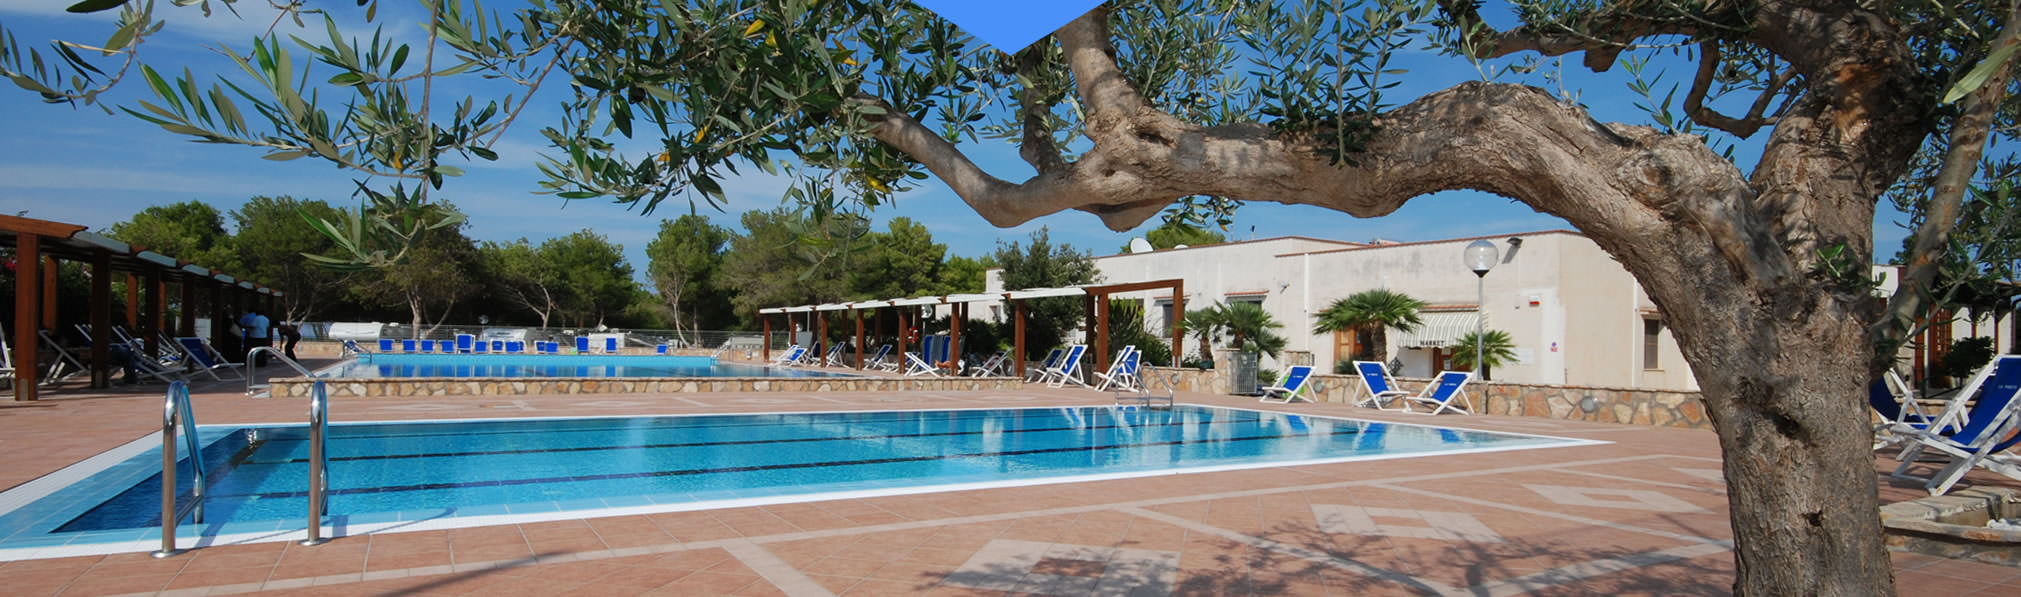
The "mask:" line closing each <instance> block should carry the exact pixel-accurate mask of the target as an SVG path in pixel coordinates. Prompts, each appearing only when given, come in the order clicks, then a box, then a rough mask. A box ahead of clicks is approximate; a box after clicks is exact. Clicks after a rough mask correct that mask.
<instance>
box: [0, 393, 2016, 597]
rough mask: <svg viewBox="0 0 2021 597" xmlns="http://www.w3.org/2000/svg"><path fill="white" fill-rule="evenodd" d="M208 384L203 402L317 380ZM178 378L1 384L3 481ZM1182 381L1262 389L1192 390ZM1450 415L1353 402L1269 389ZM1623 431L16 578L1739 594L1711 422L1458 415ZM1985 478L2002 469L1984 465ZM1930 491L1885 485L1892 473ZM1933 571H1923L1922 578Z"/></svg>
mask: <svg viewBox="0 0 2021 597" xmlns="http://www.w3.org/2000/svg"><path fill="white" fill-rule="evenodd" d="M200 389H202V390H208V392H207V393H202V394H199V395H198V396H197V397H196V399H195V402H196V409H197V412H198V413H199V415H200V416H201V421H200V422H202V423H205V424H211V423H229V422H294V421H298V420H301V419H303V416H304V408H303V403H302V402H300V401H285V400H268V399H252V398H246V397H243V396H241V395H239V394H238V393H237V390H238V389H239V387H237V386H232V385H229V384H221V385H213V386H211V387H207V388H200ZM158 392H159V390H158V389H155V390H151V391H147V392H146V393H136V394H128V395H117V394H110V395H85V394H81V393H69V394H56V395H53V396H50V397H49V398H48V399H46V400H44V401H42V402H37V403H12V402H7V403H0V450H5V453H6V454H7V455H8V456H7V458H6V459H5V460H4V461H0V487H12V486H14V485H18V484H20V483H23V482H26V481H28V480H31V479H34V478H36V477H39V476H41V475H45V474H48V473H50V472H52V471H54V470H56V469H58V468H61V467H64V466H68V465H69V464H71V463H74V462H77V461H78V460H81V459H83V458H85V457H87V456H90V455H93V454H97V453H99V452H101V451H104V450H106V449H108V448H110V447H112V446H115V445H118V444H121V443H125V442H129V441H132V440H134V439H135V438H139V437H143V436H145V435H147V434H149V433H151V432H153V431H154V430H156V429H158V428H159V425H160V410H159V409H160V401H161V397H160V394H159V393H158ZM1108 400H1109V395H1108V394H1106V393H1095V392H1089V391H1085V390H1079V391H1075V390H1047V389H1044V388H1038V389H1028V390H1020V391H1017V392H992V393H906V394H898V395H872V394H840V393H838V394H820V395H812V394H689V395H597V396H593V397H564V396H543V397H526V398H485V397H452V398H439V399H369V400H365V399H359V400H347V401H337V402H334V403H333V404H332V406H331V417H332V419H333V420H336V421H363V420H404V419H434V418H483V417H506V416H510V417H537V416H563V415H567V416H584V415H635V414H674V413H682V414H690V413H727V412H755V411H777V410H866V409H893V408H908V409H909V408H930V407H943V406H946V407H980V406H1065V405H1093V404H1105V403H1107V401H1108ZM1180 400H1181V401H1182V402H1190V403H1195V404H1207V405H1225V406H1241V407H1257V404H1256V403H1254V402H1252V401H1247V400H1240V399H1236V398H1230V397H1221V396H1208V395H1182V396H1181V397H1180ZM1265 408H1274V409H1279V410H1289V411H1295V412H1301V413H1310V414H1316V415H1329V416H1353V417H1360V418H1368V419H1380V420H1399V421H1409V422H1418V423H1422V422H1427V421H1429V420H1430V419H1429V418H1427V417H1424V416H1421V415H1420V416H1413V415H1403V414H1394V413H1379V412H1374V411H1369V410H1365V409H1356V408H1352V407H1348V406H1343V405H1337V404H1325V405H1304V404H1300V405H1292V406H1285V407H1278V406H1265ZM1437 421H1438V422H1439V423H1442V424H1446V425H1451V426H1458V427H1468V428H1477V429H1487V430H1505V431H1517V432H1525V433H1537V434H1548V435H1557V436H1564V437H1576V438H1586V439H1597V440H1605V441H1609V442H1613V443H1610V444H1604V445H1594V446H1582V447H1570V448H1554V449H1544V450H1527V451H1515V452H1497V453H1488V454H1475V455H1460V456H1434V457H1422V458H1405V459H1396V460H1379V461H1364V462H1354V463H1344V464H1328V465H1315V466H1297V467H1284V468H1271V469H1258V470H1246V471H1233V472H1220V473H1203V474H1186V475H1171V476H1164V477H1150V478H1139V479H1129V480H1120V481H1105V482H1087V483H1072V484H1055V485H1042V486H1033V487H1023V488H1012V489H993V490H983V491H963V492H947V493H933V494H922V495H911V496H897V497H883V498H874V499H854V500H838V501H825V502H808V503H798V504H788V505H778V506H765V507H751V508H737V509H726V510H710V511H699V512H682V513H665V514H652V515H640V516H624V517H613V518H583V519H569V520H561V521H555V522H541V523H529V524H517V525H503V526H490V527H479V528H467V529H454V530H435V531H415V532H389V533H380V534H374V535H368V536H356V537H343V538H339V539H337V540H335V541H332V542H330V543H328V544H325V545H321V546H317V547H302V546H299V545H296V544H294V543H292V542H272V543H254V544H243V545H224V546H214V547H207V548H203V549H197V550H194V551H191V552H189V553H187V554H184V555H180V556H177V557H172V558H167V559H155V558H152V557H149V556H148V555H147V554H145V553H132V554H118V555H109V556H86V557H69V558H57V559H42V560H26V561H13V562H5V563H0V586H4V587H5V588H4V590H0V592H4V593H6V594H9V595H114V594H161V595H217V594H235V593H252V592H265V593H268V594H290V595H326V594H327V595H385V594H423V595H470V594H476V595H484V596H485V597H503V596H506V595H569V594H580V595H628V594H638V595H713V594H721V595H752V596H756V595H790V596H794V597H800V596H826V595H886V594H889V595H917V594H927V595H1004V594H1036V595H1166V594H1171V595H1517V594H1541V595H1620V594H1652V595H1653V594H1661V595H1698V594H1705V595H1716V594H1725V593H1727V592H1728V591H1729V588H1730V586H1731V583H1732V574H1733V561H1732V558H1733V556H1732V554H1731V552H1730V549H1731V546H1730V541H1731V534H1730V532H1729V529H1728V525H1727V515H1726V498H1725V496H1724V493H1723V490H1722V483H1721V481H1720V473H1719V459H1718V446H1717V443H1716V442H1715V440H1714V438H1713V436H1712V434H1711V433H1710V432H1705V431H1690V430H1679V429H1652V428H1646V427H1628V426H1618V425H1600V424H1589V423H1580V422H1569V421H1554V420H1542V419H1525V418H1510V417H1460V416H1451V415H1448V416H1443V417H1439V418H1437ZM1975 479H1977V477H1975ZM1915 495H1917V491H1914V490H1912V489H1907V488H1885V489H1884V497H1886V498H1887V499H1905V498H1909V497H1913V496H1915ZM1895 562H1896V569H1897V575H1898V578H1899V582H1900V586H1902V587H1913V588H1914V590H1913V592H1912V593H1911V594H1916V595H2012V594H2021V569H2014V568H2005V567H1999V566H1991V565H1984V564H1976V563H1968V562H1961V561H1952V560H1940V559H1934V558H1926V557H1921V556H1909V555H1897V557H1896V558H1895ZM1905 592H1908V591H1905Z"/></svg>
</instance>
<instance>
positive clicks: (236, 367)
mask: <svg viewBox="0 0 2021 597" xmlns="http://www.w3.org/2000/svg"><path fill="white" fill-rule="evenodd" d="M175 343H176V345H177V346H181V347H182V353H183V356H185V357H187V358H188V359H189V360H188V361H187V362H188V363H190V368H191V369H194V370H196V371H198V372H201V373H204V374H206V375H209V376H211V379H213V380H217V381H224V380H226V379H245V371H244V369H245V366H246V364H245V363H234V362H231V360H230V359H227V358H225V355H224V353H222V352H219V351H218V349H217V347H215V346H211V341H210V339H208V338H196V337H182V338H176V339H175ZM221 370H222V371H223V372H224V373H225V374H227V375H230V376H231V377H229V378H226V377H223V376H220V375H218V372H219V371H221Z"/></svg>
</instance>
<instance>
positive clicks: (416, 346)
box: [400, 338, 421, 353]
mask: <svg viewBox="0 0 2021 597" xmlns="http://www.w3.org/2000/svg"><path fill="white" fill-rule="evenodd" d="M420 346H421V343H420V342H416V341H415V340H414V339H413V338H404V339H402V340H400V352H408V353H411V352H414V351H417V350H420Z"/></svg>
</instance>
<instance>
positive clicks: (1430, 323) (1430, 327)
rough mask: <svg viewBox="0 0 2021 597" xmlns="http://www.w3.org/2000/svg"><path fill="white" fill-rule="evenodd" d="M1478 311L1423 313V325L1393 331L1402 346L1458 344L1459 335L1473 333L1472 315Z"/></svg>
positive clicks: (1422, 346)
mask: <svg viewBox="0 0 2021 597" xmlns="http://www.w3.org/2000/svg"><path fill="white" fill-rule="evenodd" d="M1477 313H1479V311H1448V312H1442V313H1425V314H1423V318H1424V325H1420V326H1418V328H1417V329H1416V330H1414V331H1409V332H1395V333H1396V334H1397V344H1398V345H1399V346H1402V347H1404V348H1442V347H1446V346H1452V345H1454V344H1458V343H1459V340H1460V337H1461V336H1465V335H1467V334H1471V333H1474V327H1475V326H1476V325H1482V324H1477V323H1476V322H1475V321H1474V315H1475V314H1477Z"/></svg>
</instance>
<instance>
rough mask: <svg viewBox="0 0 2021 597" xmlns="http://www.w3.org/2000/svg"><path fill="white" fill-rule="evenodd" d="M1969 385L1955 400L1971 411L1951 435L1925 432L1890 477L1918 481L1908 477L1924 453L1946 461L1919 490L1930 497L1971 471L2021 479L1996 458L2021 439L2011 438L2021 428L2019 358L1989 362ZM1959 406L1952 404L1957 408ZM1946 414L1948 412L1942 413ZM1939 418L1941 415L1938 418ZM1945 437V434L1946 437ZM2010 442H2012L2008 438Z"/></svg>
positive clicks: (2019, 470)
mask: <svg viewBox="0 0 2021 597" xmlns="http://www.w3.org/2000/svg"><path fill="white" fill-rule="evenodd" d="M1973 381H1975V382H1978V383H1977V384H1970V383H1969V382H1968V385H1967V387H1963V388H1960V389H1959V392H1958V393H1959V394H1960V395H1964V396H1969V398H1970V402H1971V407H1970V409H1969V410H1966V411H1965V413H1964V414H1963V415H1961V416H1960V417H1959V418H1958V419H1957V421H1956V425H1957V427H1956V429H1955V430H1946V429H1941V428H1940V429H1937V430H1930V429H1925V430H1922V431H1919V432H1917V433H1916V434H1915V435H1914V436H1913V437H1910V438H1909V441H1910V442H1912V443H1910V444H1909V447H1908V448H1907V449H1904V450H1902V453H1901V455H1900V460H1901V465H1900V466H1897V467H1895V472H1894V476H1895V477H1898V478H1906V479H1918V480H1922V479H1919V478H1918V477H1914V476H1912V475H1909V474H1908V470H1909V469H1910V468H1911V467H1914V466H1915V465H1916V464H1917V461H1918V460H1919V459H1920V458H1921V457H1922V455H1923V453H1924V452H1925V451H1936V452H1938V453H1940V454H1942V455H1944V456H1945V457H1947V458H1948V459H1949V461H1948V462H1947V463H1946V464H1945V465H1944V467H1943V468H1942V469H1940V470H1938V471H1937V472H1936V473H1935V474H1932V475H1930V477H1929V478H1928V479H1927V480H1926V483H1925V484H1924V488H1925V489H1928V490H1929V492H1930V495H1943V494H1944V493H1945V492H1948V491H1950V490H1951V486H1953V485H1956V484H1957V483H1958V481H1959V480H1962V479H1964V477H1965V473H1967V472H1971V470H1972V469H1973V468H1974V467H1981V468H1985V469H1987V470H1990V471H1993V472H1995V473H1999V474H2001V475H2004V476H2007V477H2009V478H2012V479H2021V466H2017V463H2016V462H2014V461H2013V460H2012V459H2010V458H2007V457H2001V456H1999V454H2001V453H2002V452H2005V451H2006V450H2007V449H2008V448H2011V447H2014V445H2015V444H2017V443H2021V435H2016V434H2015V433H2014V431H2015V429H2016V428H2017V427H2021V414H2017V412H2016V410H2017V407H2021V399H2017V394H2021V355H2006V356H2001V357H1999V358H1997V359H1994V360H1993V362H1992V363H1990V364H1987V365H1986V367H1985V368H1983V369H1982V374H1979V375H1974V376H1973ZM1962 402H1965V401H1964V400H1958V401H1954V403H1962ZM1947 410H1949V409H1947ZM1939 416H1940V417H1941V416H1943V415H1939ZM1947 431H1948V432H1947ZM2010 436H2012V437H2010Z"/></svg>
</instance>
